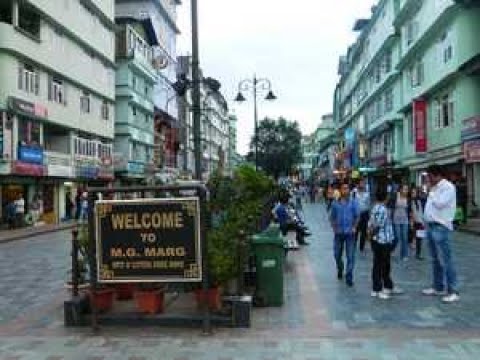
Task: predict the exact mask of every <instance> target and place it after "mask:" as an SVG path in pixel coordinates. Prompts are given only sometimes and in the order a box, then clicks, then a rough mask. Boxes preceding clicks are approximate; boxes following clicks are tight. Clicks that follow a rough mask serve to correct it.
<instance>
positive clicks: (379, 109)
mask: <svg viewBox="0 0 480 360" xmlns="http://www.w3.org/2000/svg"><path fill="white" fill-rule="evenodd" d="M375 106H376V115H377V116H376V118H377V119H379V118H381V117H382V116H383V106H382V100H381V99H377V101H376V105H375Z"/></svg>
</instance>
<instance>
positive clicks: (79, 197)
mask: <svg viewBox="0 0 480 360" xmlns="http://www.w3.org/2000/svg"><path fill="white" fill-rule="evenodd" d="M81 213H82V190H81V189H77V195H75V220H77V221H78V220H80V214H81Z"/></svg>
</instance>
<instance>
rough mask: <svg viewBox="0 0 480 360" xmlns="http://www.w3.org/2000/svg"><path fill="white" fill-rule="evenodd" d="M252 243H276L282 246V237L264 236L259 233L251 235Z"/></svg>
mask: <svg viewBox="0 0 480 360" xmlns="http://www.w3.org/2000/svg"><path fill="white" fill-rule="evenodd" d="M252 245H276V246H279V247H282V248H283V239H282V238H281V237H280V236H271V235H270V236H266V235H264V234H262V233H260V234H255V235H253V236H252Z"/></svg>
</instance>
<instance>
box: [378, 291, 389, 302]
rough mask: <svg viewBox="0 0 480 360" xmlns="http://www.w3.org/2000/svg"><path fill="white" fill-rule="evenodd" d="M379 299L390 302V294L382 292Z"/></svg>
mask: <svg viewBox="0 0 480 360" xmlns="http://www.w3.org/2000/svg"><path fill="white" fill-rule="evenodd" d="M378 298H379V299H382V300H388V299H390V294H389V293H388V292H386V291H385V290H382V291H380V292H379V293H378Z"/></svg>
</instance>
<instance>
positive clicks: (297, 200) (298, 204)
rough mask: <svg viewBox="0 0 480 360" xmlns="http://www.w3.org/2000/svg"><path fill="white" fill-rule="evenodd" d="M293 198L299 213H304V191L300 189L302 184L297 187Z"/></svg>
mask: <svg viewBox="0 0 480 360" xmlns="http://www.w3.org/2000/svg"><path fill="white" fill-rule="evenodd" d="M293 197H294V198H295V208H296V209H297V211H302V210H303V207H302V191H301V189H300V184H297V185H296V186H295V189H294V191H293Z"/></svg>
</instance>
